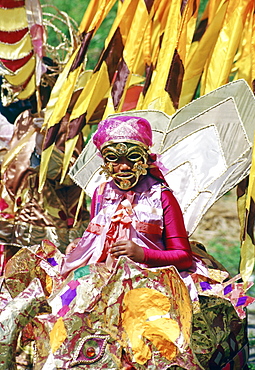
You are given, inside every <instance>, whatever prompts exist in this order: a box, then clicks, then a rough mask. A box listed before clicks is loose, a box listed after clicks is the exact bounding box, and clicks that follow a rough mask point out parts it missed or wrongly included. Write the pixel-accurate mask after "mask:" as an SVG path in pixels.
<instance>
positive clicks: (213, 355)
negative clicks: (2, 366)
mask: <svg viewBox="0 0 255 370" xmlns="http://www.w3.org/2000/svg"><path fill="white" fill-rule="evenodd" d="M147 113H148V112H146V114H147ZM139 114H141V112H138V113H137V116H136V117H135V118H131V121H132V123H133V126H132V125H131V126H132V130H131V129H130V126H129V123H128V121H129V120H130V118H128V117H126V116H125V115H120V117H118V116H117V117H116V116H113V117H110V119H109V121H108V123H109V126H108V127H109V130H108V131H104V130H103V131H102V132H101V134H100V128H101V127H102V126H103V124H104V123H102V126H101V124H100V125H99V127H98V132H97V133H96V134H95V136H94V138H93V139H94V142H95V143H97V147H98V149H100V151H101V155H102V156H103V157H104V158H105V159H106V160H105V163H104V164H103V167H101V169H100V170H99V171H104V173H106V176H109V175H110V176H111V177H112V178H113V180H112V181H107V179H106V183H105V180H104V179H103V181H102V182H103V183H104V184H102V185H100V186H99V187H98V188H97V190H96V192H95V195H94V198H93V200H92V205H91V210H92V220H91V223H90V224H89V226H88V228H87V230H86V231H85V233H84V235H83V238H82V239H81V241H80V242H79V243H78V245H77V246H76V247H75V249H73V250H72V251H71V252H70V253H68V254H67V255H66V256H63V255H61V254H60V252H59V251H58V250H57V248H56V247H55V246H54V245H53V244H52V243H49V242H47V241H44V242H43V243H42V245H41V246H35V247H34V248H31V249H27V248H23V249H22V250H21V251H20V252H19V253H18V254H17V255H15V256H14V258H12V259H11V260H10V261H9V262H8V264H7V266H6V270H5V284H6V287H8V291H9V292H11V294H12V298H14V297H16V298H15V299H14V300H16V299H17V302H18V301H19V300H22V299H23V295H24V294H25V293H24V292H25V291H26V288H28V289H29V287H30V285H29V284H32V283H33V281H32V280H33V279H34V278H35V277H38V278H39V279H40V281H41V284H42V286H43V288H44V293H45V295H46V296H47V297H48V298H47V303H48V304H49V306H50V308H51V310H52V312H51V313H50V314H47V313H45V315H38V314H37V313H38V312H35V314H36V317H35V319H34V320H33V323H34V325H33V330H32V332H31V331H29V330H30V329H31V328H30V329H29V330H28V332H27V333H26V335H27V337H26V338H27V340H29V339H30V340H31V338H34V340H35V345H36V348H37V351H36V356H35V364H36V369H43V370H53V369H69V368H70V367H78V368H81V369H95V368H96V369H104V368H107V369H124V368H129V369H139V370H145V369H146V370H148V369H149V370H157V369H164V370H166V369H172V368H173V369H175V370H176V369H179V368H180V369H187V370H202V369H224V368H225V366H236V363H237V361H239V362H238V366H239V367H237V368H240V369H241V368H242V367H243V366H244V365H245V363H247V356H248V340H247V336H246V320H245V312H244V310H243V308H244V307H245V306H247V305H248V304H250V303H252V302H253V301H254V298H251V297H248V296H247V295H246V293H245V290H244V287H243V284H242V283H239V282H237V281H238V279H239V278H240V276H236V277H234V278H232V279H231V278H230V277H229V274H228V272H227V271H226V270H225V269H224V268H223V267H222V266H221V265H220V264H219V263H218V262H217V261H215V260H214V259H213V258H212V257H211V256H210V255H208V254H207V253H206V251H205V249H204V247H203V246H200V245H199V243H195V242H191V247H192V252H193V256H192V265H191V260H190V259H191V255H190V247H189V244H188V242H187V234H186V231H185V229H184V227H182V226H181V227H180V224H182V225H183V223H182V222H183V221H182V215H180V214H178V212H179V211H178V209H179V207H177V206H176V200H175V198H174V195H173V194H172V192H171V191H170V190H169V189H168V187H167V184H166V181H165V179H164V176H163V175H164V174H165V173H163V172H164V165H162V164H160V161H159V158H158V157H157V156H155V155H153V154H151V153H150V152H149V151H148V149H149V147H150V146H151V140H150V139H149V140H148V137H147V136H146V135H147V132H148V130H145V129H144V128H145V126H143V124H145V125H147V124H148V123H146V120H144V118H141V117H140V116H139ZM152 114H153V113H152ZM211 119H212V120H213V119H214V118H213V117H212V118H211ZM106 122H107V121H106ZM114 122H115V124H116V127H115V130H114V127H113V126H114V124H113V123H114ZM137 122H139V125H138V124H137ZM163 124H164V125H165V122H163ZM190 126H191V127H192V124H190ZM117 127H119V129H117ZM120 127H122V128H123V130H120ZM135 127H136V129H134V128H135ZM218 127H219V130H220V128H221V127H220V124H219V126H218ZM228 127H230V126H228ZM237 128H238V124H237ZM178 129H179V127H177V128H176V132H178ZM180 129H182V130H184V131H185V129H186V128H185V127H181V128H180ZM210 130H211V128H210V127H209V131H210ZM173 131H174V132H172V133H173V136H175V134H176V132H175V130H173ZM204 131H205V130H204V128H202V129H201V131H199V130H197V131H196V133H197V132H198V133H199V134H200V133H201V135H202V132H204ZM215 131H216V130H215ZM223 131H224V130H223ZM154 132H155V131H154ZM210 132H213V131H210ZM134 133H135V136H133V137H132V134H133V135H134ZM224 133H225V132H224ZM224 133H223V137H225V136H224ZM235 133H236V134H238V130H236V129H235ZM113 135H114V140H116V142H113V141H114V140H112V139H113ZM129 135H130V136H129ZM191 136H192V135H191V134H190V137H191ZM127 137H128V139H127ZM99 138H102V140H99V141H98V139H99ZM185 139H186V138H185ZM185 139H184V140H185ZM209 139H210V140H211V139H212V137H210V138H209ZM147 140H148V141H147ZM137 142H138V145H137ZM139 142H141V144H142V145H140V144H139ZM245 143H247V140H246V141H245ZM105 144H107V145H105ZM214 144H215V143H214V142H212V146H211V148H212V150H214V148H215V146H214ZM133 145H135V147H134V146H133ZM107 148H108V149H109V148H110V149H109V151H108V150H107ZM141 148H142V149H145V150H142V149H141ZM208 148H209V150H210V147H208V145H207V147H205V146H204V147H203V149H208ZM85 150H88V149H87V148H86V149H85ZM146 152H147V153H148V154H146ZM123 153H125V154H127V157H128V158H129V160H130V161H131V162H132V161H134V162H136V163H134V165H133V168H132V169H133V170H134V171H132V170H127V171H126V173H125V174H123V173H118V172H116V171H115V172H114V171H113V168H114V166H115V162H116V161H117V160H118V158H120V157H121V156H122V155H123ZM178 153H179V152H178ZM219 153H220V154H222V153H223V151H220V152H219ZM246 153H248V152H247V151H246ZM147 155H148V157H147ZM81 158H82V157H81ZM98 158H99V157H98ZM218 158H220V156H219V157H217V159H218ZM146 159H148V160H146ZM162 159H163V160H164V157H163V158H162ZM232 159H233V157H232ZM169 160H170V161H173V162H174V161H175V157H174V156H170V159H169ZM245 161H246V157H245V156H244V158H243V161H241V163H242V164H243V165H244V166H245ZM139 162H140V163H139ZM108 163H110V165H108ZM163 164H164V163H163ZM228 165H230V161H229V163H228ZM231 166H232V167H231V168H232V169H233V168H234V169H235V171H236V167H235V166H234V165H233V163H232V164H231ZM92 167H93V166H92ZM218 167H219V166H218ZM239 168H240V167H239ZM94 169H95V167H94ZM93 171H94V170H93ZM220 171H221V173H222V167H220ZM227 171H228V169H226V172H227ZM76 172H77V171H76ZM77 173H78V174H79V175H80V174H81V171H80V172H79V171H78V172H77ZM162 173H163V175H162ZM211 175H212V171H211V173H210V174H209V177H210V178H211ZM223 175H224V173H223ZM242 175H243V173H242V174H241V175H240V176H242ZM100 176H102V175H100ZM224 176H225V175H224ZM96 177H97V175H96ZM235 179H236V174H235ZM137 180H139V181H137ZM216 180H217V181H218V182H219V177H217V178H216ZM167 181H168V180H167ZM135 182H137V183H136V185H134V186H133V184H134V183H135ZM168 183H169V185H170V186H171V187H172V183H170V181H168ZM173 185H174V186H175V185H176V184H173ZM206 186H208V182H207V185H206ZM94 189H95V187H94ZM206 193H207V191H204V194H205V195H206ZM124 194H125V195H126V196H125V197H123V196H124ZM174 194H175V193H174ZM217 194H218V193H217ZM213 195H214V194H213ZM123 198H125V199H123ZM167 199H170V201H167ZM201 199H202V200H203V198H201ZM174 204H175V205H174ZM169 205H170V207H169ZM172 207H173V208H172ZM168 208H169V209H170V208H172V215H173V213H175V212H176V211H177V218H176V219H175V221H176V222H177V223H178V225H175V226H174V227H171V226H172V222H170V221H171V220H172V221H173V220H174V215H173V216H172V217H170V216H166V214H167V209H168ZM199 211H201V208H200V209H199ZM164 214H165V215H164ZM184 214H185V212H184ZM115 221H116V222H115ZM151 224H153V226H152V225H151ZM162 228H163V229H167V230H170V238H171V237H174V238H172V240H171V239H170V240H171V242H173V244H172V246H170V247H169V244H168V243H169V240H168V236H169V235H168V231H163V230H162ZM148 230H149V232H148ZM159 230H160V231H161V232H162V234H161V232H159ZM152 231H155V234H154V233H153V232H152ZM179 231H180V233H179ZM161 235H162V239H161ZM176 237H177V238H176ZM118 238H122V239H126V238H133V240H134V241H135V243H136V244H137V245H138V246H139V248H140V247H142V248H143V250H144V252H145V258H144V261H143V263H135V262H133V261H132V260H131V259H129V258H127V257H125V256H124V257H119V258H118V259H117V260H115V259H111V258H110V257H109V254H108V250H109V248H111V245H112V243H114V242H115V241H116V240H117V239H118ZM176 241H177V244H176ZM183 242H184V243H183ZM178 243H179V248H178ZM180 246H181V247H180ZM174 249H177V251H176V250H175V251H174ZM173 253H177V256H178V255H179V253H180V255H179V256H181V257H180V258H181V259H182V261H186V262H187V265H186V266H184V267H182V266H179V265H178V263H175V262H176V261H173V260H171V258H170V257H171V255H172V254H173ZM182 253H185V254H186V258H183V254H182ZM154 254H155V255H154ZM164 254H165V255H167V256H168V254H169V256H168V257H167V259H166V261H165V263H164V265H165V266H164V267H155V266H160V265H163V263H162V259H161V257H162V256H163V255H164ZM108 257H109V258H108ZM177 259H178V258H177ZM169 265H170V266H169ZM151 266H154V267H151ZM178 269H179V270H182V269H184V270H183V271H178ZM21 271H22V273H21ZM60 272H61V273H60ZM31 289H32V288H31ZM34 299H35V301H36V300H38V299H41V294H39V293H38V297H37V296H36V297H35V298H34ZM14 300H10V303H8V304H6V306H5V310H8V307H10V309H11V310H12V305H13V304H14ZM6 312H7V311H6ZM11 312H12V311H11ZM24 337H25V336H24ZM3 351H5V352H3V355H2V358H3V359H4V361H5V363H6V364H9V363H11V362H12V356H13V355H12V354H11V352H10V347H8V348H7V347H6V346H5V347H3ZM8 351H9V352H8ZM226 369H227V367H226Z"/></svg>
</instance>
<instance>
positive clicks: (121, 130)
mask: <svg viewBox="0 0 255 370" xmlns="http://www.w3.org/2000/svg"><path fill="white" fill-rule="evenodd" d="M108 141H114V142H121V141H138V142H140V143H142V144H143V145H146V146H147V147H150V146H152V131H151V126H150V123H149V122H148V121H147V120H146V119H144V118H141V117H132V116H118V117H111V118H107V119H105V120H103V121H101V122H99V124H98V128H97V132H96V133H95V134H94V136H93V142H94V144H95V145H96V147H97V149H99V150H100V149H101V148H102V145H103V144H105V143H107V142H108Z"/></svg>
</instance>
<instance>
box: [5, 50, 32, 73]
mask: <svg viewBox="0 0 255 370" xmlns="http://www.w3.org/2000/svg"><path fill="white" fill-rule="evenodd" d="M33 54H34V52H33V50H31V52H30V53H29V54H28V55H26V56H25V57H24V58H21V59H16V60H9V59H0V61H1V62H2V64H3V65H4V66H5V67H6V68H8V69H9V70H10V71H12V72H16V71H17V70H18V69H20V68H21V67H23V66H24V65H25V64H26V63H27V62H28V61H29V59H30V58H32V56H33Z"/></svg>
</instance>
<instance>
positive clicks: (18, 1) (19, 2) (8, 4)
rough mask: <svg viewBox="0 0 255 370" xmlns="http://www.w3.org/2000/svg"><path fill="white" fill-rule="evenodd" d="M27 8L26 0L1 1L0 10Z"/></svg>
mask: <svg viewBox="0 0 255 370" xmlns="http://www.w3.org/2000/svg"><path fill="white" fill-rule="evenodd" d="M22 6H25V0H1V1H0V8H5V9H13V8H21V7H22Z"/></svg>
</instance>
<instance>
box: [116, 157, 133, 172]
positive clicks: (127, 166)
mask: <svg viewBox="0 0 255 370" xmlns="http://www.w3.org/2000/svg"><path fill="white" fill-rule="evenodd" d="M132 167H133V166H132V164H131V163H130V161H129V160H128V159H127V158H126V157H121V158H120V159H119V169H120V171H128V170H131V169H132Z"/></svg>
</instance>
